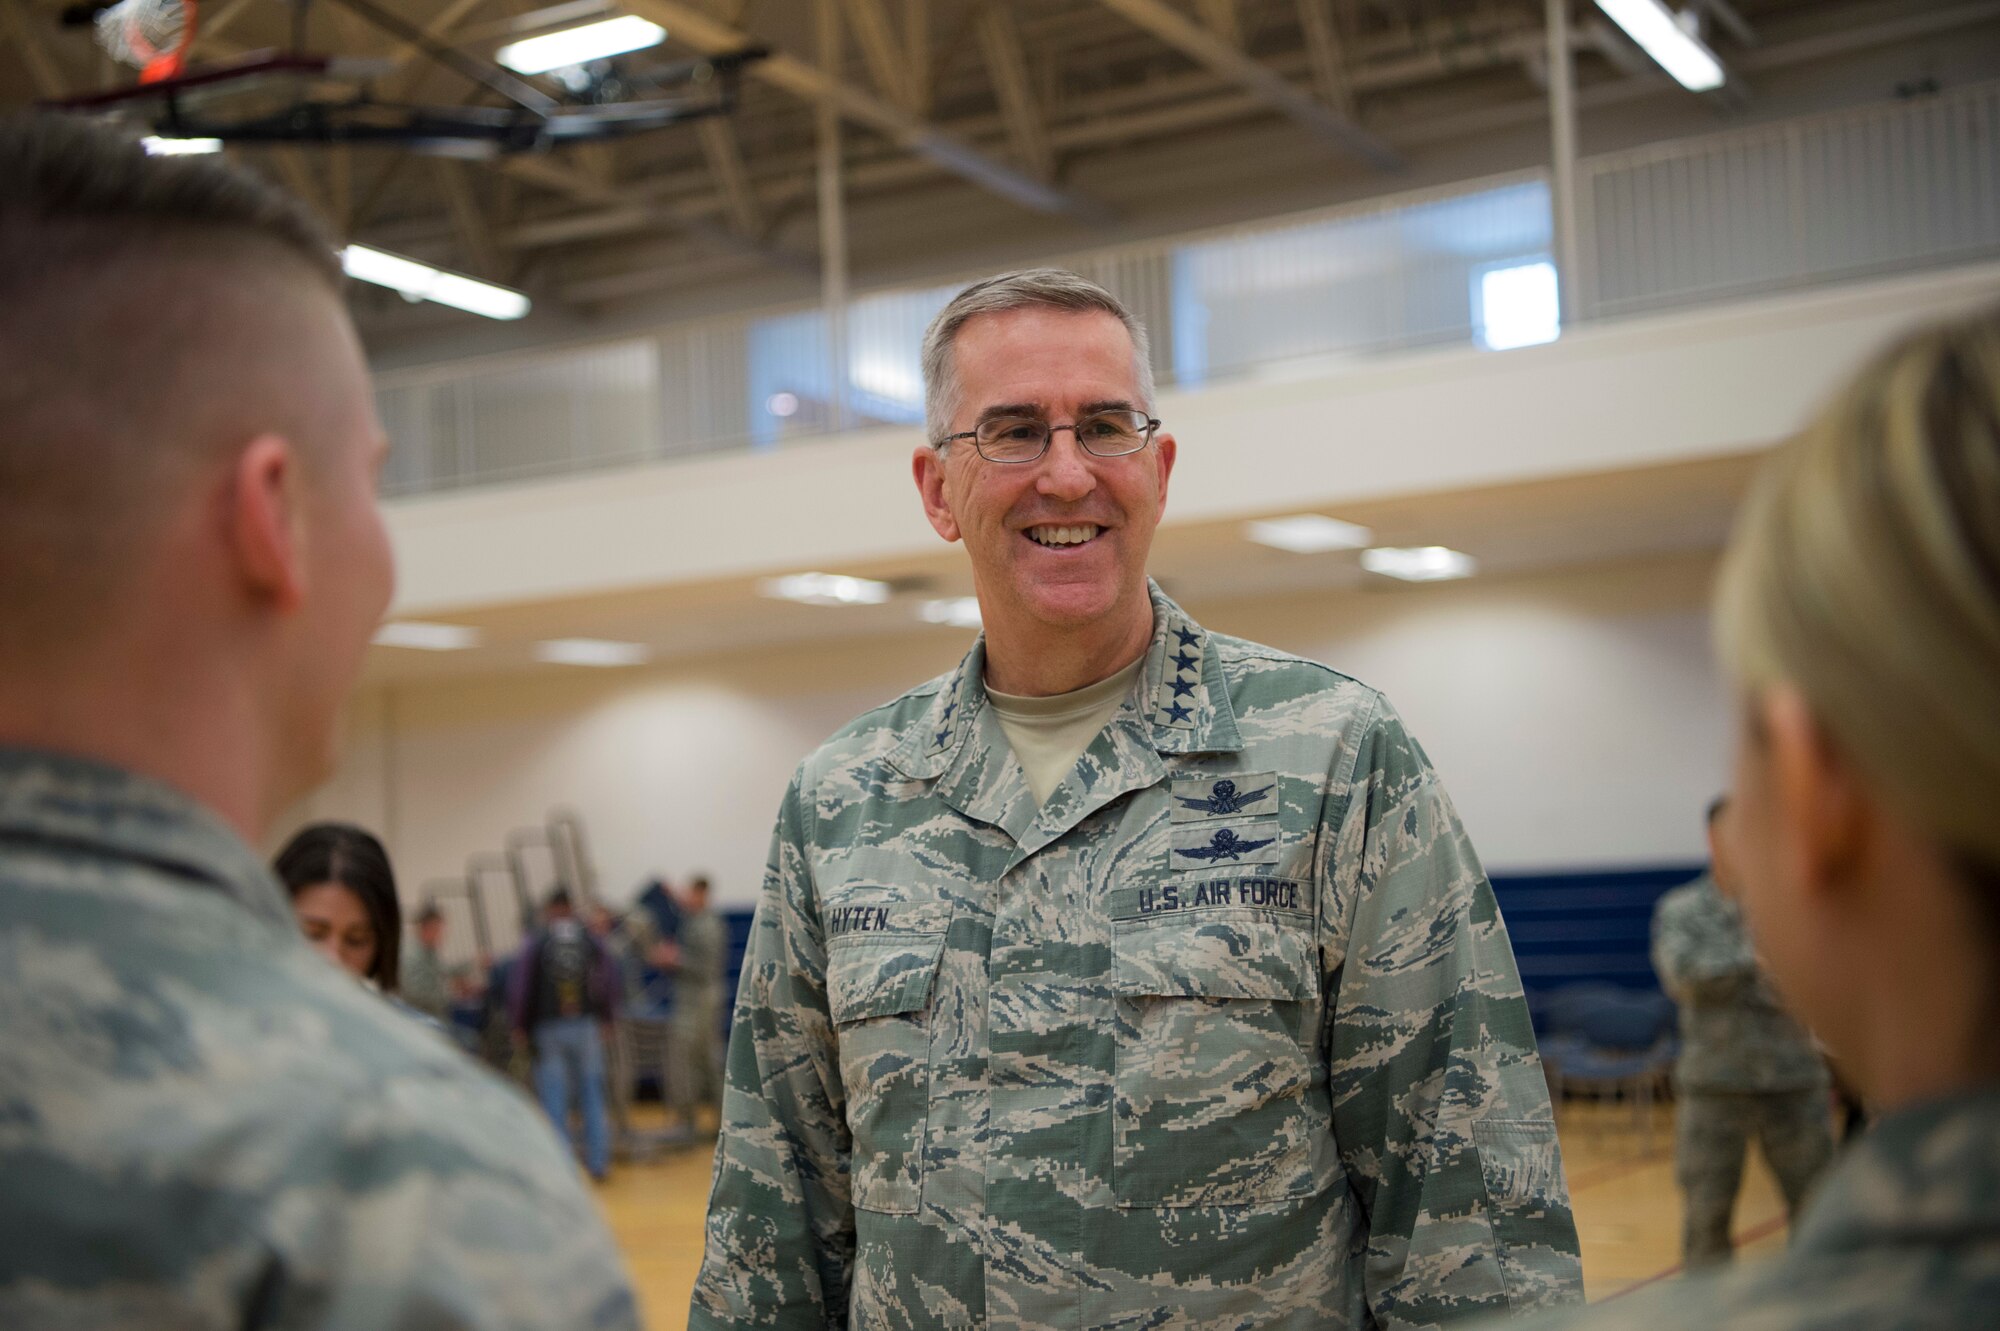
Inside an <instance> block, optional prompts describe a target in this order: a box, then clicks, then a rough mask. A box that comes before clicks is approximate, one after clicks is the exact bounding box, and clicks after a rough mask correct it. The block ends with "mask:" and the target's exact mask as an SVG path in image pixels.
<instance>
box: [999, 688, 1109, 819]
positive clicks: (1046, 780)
mask: <svg viewBox="0 0 2000 1331" xmlns="http://www.w3.org/2000/svg"><path fill="white" fill-rule="evenodd" d="M1145 664H1146V658H1145V657H1144V656H1141V657H1140V658H1139V659H1138V660H1136V661H1134V662H1133V663H1132V664H1131V665H1128V666H1126V667H1125V668H1124V669H1123V670H1121V671H1119V672H1118V673H1117V674H1115V675H1113V676H1111V677H1110V678H1109V679H1100V680H1098V681H1097V682H1096V683H1095V684H1086V685H1084V686H1083V687H1082V688H1080V689H1078V690H1076V691H1075V692H1074V693H1058V694H1056V695H1055V696H1054V697H1052V698H1021V697H1017V696H1015V695H1014V694H1011V693H997V692H995V691H994V690H993V689H992V688H991V687H989V688H988V689H987V690H986V698H987V701H988V702H991V703H992V704H993V714H994V715H995V716H996V717H998V718H999V720H1000V729H1001V730H1002V731H1004V732H1005V733H1006V735H1007V742H1008V743H1009V744H1011V745H1013V746H1014V756H1015V757H1016V758H1017V759H1019V760H1020V763H1021V770H1022V771H1023V772H1025V773H1026V774H1027V777H1028V789H1029V790H1030V791H1033V792H1034V796H1035V803H1036V804H1037V805H1041V804H1046V803H1048V799H1049V796H1050V795H1051V794H1053V793H1054V791H1055V788H1056V787H1057V786H1059V785H1061V784H1062V783H1063V778H1064V777H1066V776H1068V775H1069V772H1070V769H1071V768H1072V767H1075V766H1076V760H1077V759H1078V758H1081V757H1082V756H1083V751H1084V750H1085V749H1087V748H1089V747H1090V742H1091V741H1092V740H1094V739H1096V738H1097V732H1098V731H1100V730H1102V729H1104V725H1105V723H1106V722H1107V721H1109V720H1110V719H1111V717H1112V715H1113V714H1114V713H1116V712H1117V710H1118V706H1119V704H1120V703H1122V702H1124V701H1125V695H1126V694H1128V693H1130V692H1131V691H1132V685H1133V683H1134V681H1136V680H1137V679H1138V678H1139V671H1140V670H1141V669H1142V668H1143V667H1144V666H1145Z"/></svg>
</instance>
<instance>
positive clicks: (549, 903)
mask: <svg viewBox="0 0 2000 1331" xmlns="http://www.w3.org/2000/svg"><path fill="white" fill-rule="evenodd" d="M575 904H576V903H575V902H574V901H572V900H571V899H570V895H569V889H568V888H566V887H558V888H557V889H556V890H555V891H553V892H551V893H549V896H548V900H546V901H544V902H543V903H542V908H543V909H544V910H568V909H570V908H571V907H572V906H574V905H575Z"/></svg>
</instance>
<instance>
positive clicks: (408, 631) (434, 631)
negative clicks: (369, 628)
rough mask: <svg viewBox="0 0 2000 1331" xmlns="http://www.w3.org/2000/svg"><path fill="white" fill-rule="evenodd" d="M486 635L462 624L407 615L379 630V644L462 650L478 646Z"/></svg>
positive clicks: (377, 633)
mask: <svg viewBox="0 0 2000 1331" xmlns="http://www.w3.org/2000/svg"><path fill="white" fill-rule="evenodd" d="M481 636H482V635H481V634H480V632H479V630H478V629H471V628H466V627H465V626H464V625H462V624H426V623H424V622H422V621H421V620H415V619H404V620H397V621H395V622H394V623H389V624H384V625H383V626H382V627H381V628H379V629H376V630H375V645H376V646H377V647H408V648H411V649H413V650H415V651H419V652H462V651H464V650H465V649H466V648H468V647H477V646H478V645H479V639H480V637H481Z"/></svg>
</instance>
